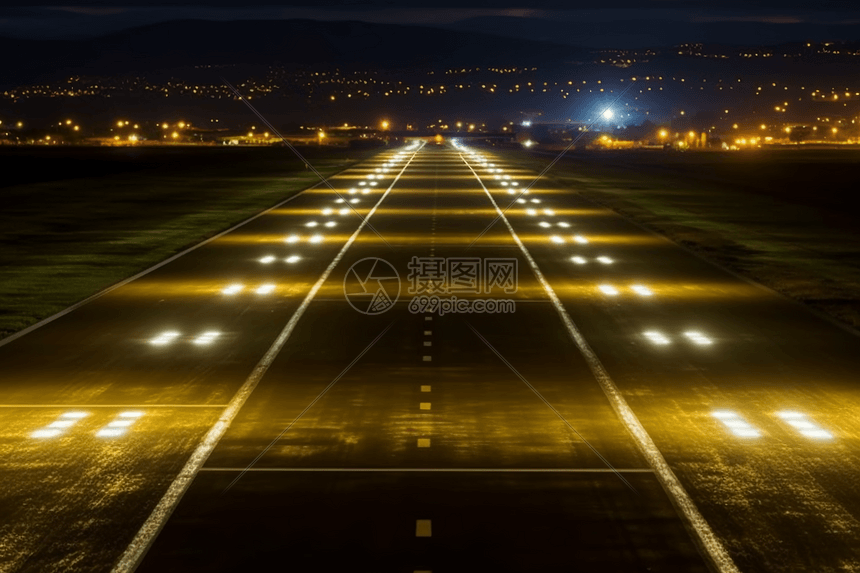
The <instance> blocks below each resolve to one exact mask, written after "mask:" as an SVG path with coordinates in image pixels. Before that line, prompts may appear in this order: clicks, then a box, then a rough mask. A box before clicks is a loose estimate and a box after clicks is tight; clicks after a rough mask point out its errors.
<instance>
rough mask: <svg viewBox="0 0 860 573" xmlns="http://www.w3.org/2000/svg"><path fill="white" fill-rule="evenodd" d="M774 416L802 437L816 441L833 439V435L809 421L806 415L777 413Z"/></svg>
mask: <svg viewBox="0 0 860 573" xmlns="http://www.w3.org/2000/svg"><path fill="white" fill-rule="evenodd" d="M776 415H777V416H779V417H780V418H782V420H783V421H784V422H785V423H786V424H788V425H790V426H791V427H793V428H794V429H795V430H797V431H798V433H800V435H802V436H805V437H807V438H814V439H816V440H829V439H831V438H833V434H831V433H830V432H828V431H827V430H824V429H822V428H821V427H820V426H818V424H816V423H815V422H812V421H810V420H809V418H807V417H806V414H803V413H802V412H795V411H783V412H777V413H776Z"/></svg>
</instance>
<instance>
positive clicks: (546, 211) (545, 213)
mask: <svg viewBox="0 0 860 573" xmlns="http://www.w3.org/2000/svg"><path fill="white" fill-rule="evenodd" d="M543 214H544V215H549V216H550V217H552V216H553V215H555V211H553V210H552V209H544V210H543Z"/></svg>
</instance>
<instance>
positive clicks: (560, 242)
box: [549, 235, 564, 245]
mask: <svg viewBox="0 0 860 573" xmlns="http://www.w3.org/2000/svg"><path fill="white" fill-rule="evenodd" d="M549 240H550V241H552V242H553V243H556V244H557V245H563V244H564V239H562V238H561V237H559V236H558V235H553V236H552V237H550V238H549Z"/></svg>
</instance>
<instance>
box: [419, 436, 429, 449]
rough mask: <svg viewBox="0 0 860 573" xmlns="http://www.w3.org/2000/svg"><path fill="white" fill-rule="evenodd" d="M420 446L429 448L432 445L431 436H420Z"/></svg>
mask: <svg viewBox="0 0 860 573" xmlns="http://www.w3.org/2000/svg"><path fill="white" fill-rule="evenodd" d="M418 447H419V448H429V447H430V438H418Z"/></svg>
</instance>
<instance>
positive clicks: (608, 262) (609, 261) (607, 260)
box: [597, 257, 615, 265]
mask: <svg viewBox="0 0 860 573" xmlns="http://www.w3.org/2000/svg"><path fill="white" fill-rule="evenodd" d="M597 261H598V262H599V263H603V264H604V265H611V264H612V263H614V262H615V261H613V260H612V259H610V258H609V257H597Z"/></svg>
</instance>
